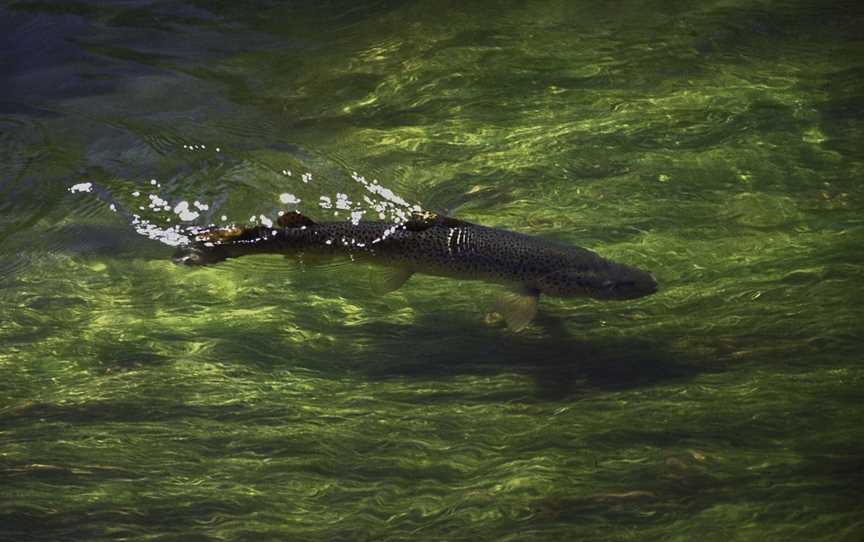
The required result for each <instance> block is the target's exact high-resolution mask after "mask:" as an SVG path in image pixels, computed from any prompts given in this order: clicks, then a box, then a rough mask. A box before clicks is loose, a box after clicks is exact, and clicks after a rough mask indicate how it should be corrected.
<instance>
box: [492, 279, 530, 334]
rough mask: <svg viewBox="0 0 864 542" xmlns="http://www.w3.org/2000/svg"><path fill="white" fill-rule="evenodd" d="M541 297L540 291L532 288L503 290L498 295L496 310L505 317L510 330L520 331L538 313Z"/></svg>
mask: <svg viewBox="0 0 864 542" xmlns="http://www.w3.org/2000/svg"><path fill="white" fill-rule="evenodd" d="M539 299H540V292H539V291H537V290H534V289H530V288H520V289H519V290H515V291H508V292H503V293H501V294H500V295H499V296H498V299H497V301H496V303H495V310H496V311H497V312H499V313H500V314H501V316H503V317H504V321H505V322H507V327H508V328H509V329H510V331H513V332H516V333H518V332H519V331H522V330H523V329H525V328H526V327H527V326H528V324H530V323H531V320H533V319H534V317H535V316H536V315H537V302H538V300H539Z"/></svg>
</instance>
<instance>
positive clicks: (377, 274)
mask: <svg viewBox="0 0 864 542" xmlns="http://www.w3.org/2000/svg"><path fill="white" fill-rule="evenodd" d="M413 274H414V270H413V269H410V268H408V267H385V268H376V269H373V270H372V272H371V273H370V274H369V286H370V287H371V288H372V292H373V293H375V294H377V295H384V294H389V293H390V292H393V291H395V290H398V289H399V288H400V287H401V286H402V285H403V284H405V283H406V282H408V279H410V278H411V275H413Z"/></svg>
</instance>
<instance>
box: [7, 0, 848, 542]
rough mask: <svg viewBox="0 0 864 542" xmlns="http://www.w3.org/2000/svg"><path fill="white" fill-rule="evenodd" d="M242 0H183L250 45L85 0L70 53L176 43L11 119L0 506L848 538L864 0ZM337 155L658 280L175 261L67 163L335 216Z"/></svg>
mask: <svg viewBox="0 0 864 542" xmlns="http://www.w3.org/2000/svg"><path fill="white" fill-rule="evenodd" d="M43 4H44V3H37V2H26V3H24V2H16V3H12V4H11V5H12V7H13V8H15V9H16V10H17V11H16V13H19V14H20V13H32V12H38V13H42V14H44V15H45V16H53V15H51V14H54V15H58V16H59V14H57V13H56V10H55V9H53V8H51V9H49V7H48V6H47V4H44V5H43ZM265 4H267V3H262V4H261V6H258V7H259V8H260V9H246V8H240V7H238V6H237V5H235V4H233V3H218V2H194V3H190V6H191V5H194V6H196V7H197V8H200V9H202V10H204V11H209V12H211V13H214V14H216V15H218V17H216V18H213V19H208V18H206V17H203V16H202V17H201V18H198V15H200V14H198V15H196V16H195V17H193V16H191V15H189V16H188V17H187V15H183V17H179V16H178V19H176V20H175V24H177V25H181V28H183V29H184V31H185V34H184V35H186V36H188V37H189V39H190V40H202V41H199V42H195V43H209V42H208V41H207V38H206V36H207V33H208V32H212V33H215V35H216V36H222V37H227V36H234V39H237V40H240V42H241V43H244V44H248V46H244V47H242V48H238V49H237V50H234V49H231V48H227V49H218V48H217V47H216V45H215V44H214V45H213V47H211V48H210V51H213V50H219V51H220V53H219V54H218V55H213V54H212V52H208V53H207V54H206V55H205V53H204V52H202V51H199V50H198V49H195V48H194V47H193V48H192V51H193V52H192V53H189V52H188V50H184V49H183V48H182V47H180V46H176V47H173V48H172V47H168V46H167V45H166V47H165V49H166V50H170V54H163V53H160V52H158V51H154V50H152V49H150V48H148V47H146V46H144V45H142V44H141V43H140V42H136V41H134V40H131V39H130V41H129V42H128V43H126V42H121V43H114V41H116V40H117V39H118V38H117V35H118V34H116V33H114V32H115V31H116V28H118V27H122V32H123V33H127V32H132V33H134V32H135V31H136V29H150V30H153V29H154V28H155V29H160V28H163V25H161V24H160V23H159V20H160V19H159V17H164V14H161V12H160V13H157V12H155V11H153V12H151V11H148V9H146V8H145V9H135V10H130V11H129V12H128V13H124V12H123V8H122V7H116V8H112V10H111V11H110V12H108V11H104V12H98V13H97V12H94V11H92V10H91V9H90V8H89V7H87V9H84V7H85V4H84V3H76V4H75V6H73V7H72V8H69V9H68V10H66V13H67V14H70V13H71V14H74V15H76V16H78V17H81V18H82V20H87V21H91V22H92V23H93V24H98V25H99V26H98V28H100V29H101V31H102V32H103V33H104V35H105V36H106V37H105V38H104V39H100V37H99V36H100V34H99V32H95V33H94V34H93V35H92V36H91V37H89V38H88V39H86V40H84V41H82V47H85V48H86V50H87V51H88V52H89V53H91V54H96V55H99V56H100V58H104V59H109V60H111V61H113V62H117V63H118V64H117V66H120V67H123V68H124V69H131V70H133V71H134V70H135V69H141V70H144V68H134V66H138V63H141V64H142V65H145V66H147V70H150V69H156V68H158V69H159V70H163V71H164V72H166V73H163V74H157V75H154V74H153V73H152V72H149V71H147V72H146V73H144V74H142V76H141V77H140V78H136V79H135V80H134V81H132V80H131V79H130V80H127V79H124V78H123V77H124V76H123V73H126V72H123V71H122V70H120V69H119V68H117V70H118V71H117V72H111V71H110V70H109V75H111V76H112V77H114V78H117V79H119V80H121V81H122V83H123V84H121V85H118V86H117V87H116V88H114V89H112V91H111V92H109V93H107V94H100V95H98V96H88V95H85V96H83V97H82V96H79V95H75V96H70V97H63V99H61V98H52V99H51V100H49V101H48V102H47V103H46V102H45V101H43V102H41V103H39V104H35V105H38V106H40V107H43V108H46V110H50V111H52V114H51V115H43V116H32V115H26V114H23V113H22V114H20V115H9V119H8V120H6V119H5V118H4V119H3V122H0V135H2V137H0V142H2V147H3V148H2V151H0V156H3V157H4V158H8V159H4V160H3V162H4V163H3V164H2V165H0V168H2V169H0V171H2V175H3V177H2V180H3V183H2V184H0V209H2V211H3V213H2V214H3V216H2V217H0V231H2V238H0V257H2V258H3V259H4V261H3V262H2V263H0V277H2V279H0V280H2V282H0V307H2V313H3V316H2V318H0V345H2V348H0V480H2V485H3V487H4V491H3V492H2V496H0V539H9V540H12V539H16V540H17V539H31V540H56V539H80V540H106V539H116V538H136V539H163V540H169V539H182V540H190V539H191V540H195V539H200V540H246V539H256V540H267V539H274V540H276V539H279V540H285V539H289V540H321V539H328V540H381V539H387V540H399V539H409V538H411V539H418V538H420V539H433V540H436V539H437V540H530V539H538V540H574V539H580V540H692V539H694V538H697V537H698V538H700V539H705V540H721V539H722V540H729V539H732V540H750V539H768V540H773V539H783V540H832V541H833V540H850V541H851V540H857V539H858V538H859V537H860V534H861V532H862V529H864V525H862V522H861V519H860V518H861V517H862V516H861V512H862V510H861V504H860V503H861V502H864V501H862V494H861V487H862V484H861V474H860V473H861V472H864V469H862V463H864V460H862V450H861V446H860V442H862V438H864V434H862V429H861V428H862V424H861V423H860V418H861V413H862V412H861V401H860V389H861V386H862V383H864V382H862V381H864V373H862V370H861V363H860V361H861V354H860V351H861V350H860V346H861V342H860V329H861V325H860V317H859V316H858V311H859V309H858V307H860V305H861V301H862V295H861V293H862V290H861V287H860V284H861V278H862V271H861V263H862V260H861V257H860V245H861V240H862V227H864V224H862V222H861V219H860V218H859V216H860V214H861V209H862V196H864V193H862V190H861V187H860V178H861V172H862V160H864V156H862V154H861V151H860V148H859V147H860V145H858V144H856V143H855V142H856V141H859V142H860V140H861V137H860V135H861V131H862V122H861V116H860V115H858V114H857V113H859V112H860V110H861V109H860V101H861V99H862V95H861V88H860V83H859V81H860V77H858V76H860V73H861V69H862V68H861V61H860V58H864V54H862V50H861V49H862V46H861V42H860V38H859V37H857V36H856V34H855V33H854V28H855V24H854V23H855V22H856V21H857V22H858V23H860V21H861V11H860V9H859V8H856V7H855V6H853V5H852V4H851V3H842V2H839V3H836V4H832V6H831V7H820V6H821V4H817V3H813V2H725V1H724V2H709V3H703V4H699V5H698V6H691V5H690V4H689V3H675V4H669V3H659V2H654V3H648V4H645V3H636V2H625V3H623V4H622V3H617V4H616V7H615V8H614V9H613V8H612V7H603V6H588V5H586V4H584V3H572V2H537V3H528V4H525V3H514V2H504V3H501V5H500V6H499V7H498V8H497V9H495V10H490V9H489V8H488V7H480V6H481V4H466V5H462V4H459V5H457V4H453V3H443V2H432V3H420V2H417V3H398V2H380V3H368V5H363V6H359V7H357V6H354V7H353V8H352V5H349V4H348V3H343V4H340V3H338V2H336V3H330V4H329V5H328V6H329V7H328V6H323V7H316V8H311V7H310V8H303V9H299V8H291V7H288V6H270V5H265ZM86 5H87V6H89V4H86ZM444 12H446V13H447V16H444V15H443V13H444ZM814 21H818V23H816V22H814ZM171 32H172V31H168V35H169V36H170V35H171ZM166 39H167V38H166ZM166 43H169V44H173V43H174V42H172V41H171V40H170V39H167V42H166ZM274 43H276V44H279V45H280V46H279V47H273V46H272V45H273V44H274ZM184 51H185V52H184ZM197 54H200V55H201V57H202V58H198V57H197V56H196V55H197ZM130 66H132V68H130ZM166 74H167V76H166ZM4 115H6V113H4ZM191 145H196V147H195V148H194V149H190V148H189V146H191ZM198 145H206V149H203V148H199V147H197V146H198ZM217 148H218V149H219V150H216V149H217ZM283 170H290V171H291V172H292V175H290V176H289V175H287V174H285V173H283ZM352 171H357V172H359V173H360V174H362V175H365V176H367V177H368V178H370V179H371V178H377V179H379V180H380V181H381V182H382V184H384V185H385V186H388V187H390V188H392V189H393V190H394V191H395V192H397V193H398V194H400V195H401V196H403V197H405V198H406V199H408V200H409V201H412V202H413V201H418V202H420V203H422V205H423V206H424V207H426V208H428V209H437V210H451V209H452V210H454V212H455V213H456V214H457V215H458V216H460V217H462V218H465V219H466V220H472V221H476V222H479V223H483V224H487V225H492V226H499V227H506V228H509V229H514V230H518V231H522V232H525V233H531V234H538V235H545V236H548V237H551V238H555V239H559V240H562V241H566V242H571V243H575V244H579V245H582V246H586V247H589V248H592V249H594V250H597V251H599V252H600V253H602V254H603V255H605V256H608V257H610V258H613V259H616V260H620V261H623V262H627V263H631V264H633V265H637V266H640V267H643V268H646V269H650V270H651V271H652V272H653V273H654V274H655V275H656V276H657V278H658V280H659V283H660V287H661V290H660V292H659V293H658V294H656V295H654V296H652V297H649V298H646V299H643V300H639V301H636V302H632V303H631V302H628V303H614V304H602V303H595V302H590V301H578V300H577V301H565V300H554V299H548V300H547V299H544V300H543V301H542V303H541V313H540V315H539V317H538V319H537V321H536V323H535V324H534V325H532V326H531V327H530V328H529V329H528V330H526V332H524V333H521V334H516V335H514V334H511V333H509V332H507V331H506V328H505V327H504V325H503V324H502V323H501V322H500V321H498V320H496V319H495V318H494V317H491V316H490V315H489V314H488V312H489V307H491V306H492V300H493V299H494V296H495V292H496V289H495V287H492V286H488V285H484V284H480V283H454V282H452V281H448V280H444V279H437V278H430V277H422V276H418V277H415V278H412V279H411V281H410V282H409V283H408V284H407V285H406V286H405V287H403V288H402V289H400V290H399V291H398V292H395V293H393V294H391V295H388V296H383V297H376V296H374V295H373V294H372V293H371V292H370V291H369V288H368V273H370V272H374V270H370V269H368V268H366V267H365V266H362V265H359V264H351V263H350V262H349V263H341V264H338V265H333V266H324V267H309V268H301V267H298V266H296V265H295V264H294V263H293V262H292V261H288V260H284V259H282V258H279V257H273V256H267V257H256V258H248V259H241V260H237V261H232V262H226V263H225V264H224V265H220V266H216V267H213V268H208V269H200V270H189V269H186V268H181V267H178V266H174V265H173V264H171V262H170V260H169V257H168V256H169V254H170V250H167V249H166V250H162V252H159V251H158V250H155V249H154V250H153V252H152V253H150V252H148V251H149V249H145V248H143V247H142V249H141V250H140V251H139V250H137V249H136V250H133V251H129V250H128V249H127V250H121V248H122V247H123V246H128V240H127V239H126V238H124V237H121V236H117V235H115V234H112V233H110V232H111V231H113V230H111V228H115V229H116V228H125V227H126V226H125V223H124V220H123V218H122V217H121V216H119V215H117V214H114V213H111V212H110V211H108V210H107V208H106V205H105V204H104V203H103V202H100V201H98V200H96V199H95V198H93V197H92V195H86V194H68V193H67V192H66V191H65V189H66V188H67V187H68V186H69V185H71V184H73V183H77V182H80V181H82V180H91V181H93V182H97V183H99V184H100V185H103V186H105V187H106V188H108V189H109V190H110V191H111V193H112V194H113V196H114V197H115V199H116V200H117V201H118V203H120V204H121V205H122V206H123V207H124V208H127V209H130V210H134V209H136V206H138V205H139V204H140V197H135V196H132V193H133V192H134V191H141V192H143V193H145V194H146V193H149V192H158V193H159V194H161V195H162V196H163V197H166V198H170V200H171V201H176V200H179V199H187V200H190V201H191V200H193V199H195V198H199V199H201V200H202V201H208V202H217V201H218V202H219V205H220V206H219V208H218V210H217V211H216V215H217V216H218V215H220V214H222V213H225V214H226V215H228V217H229V219H228V222H231V221H237V222H244V221H245V220H246V219H247V217H249V216H251V215H254V216H257V215H259V214H265V215H268V216H273V215H274V214H275V212H276V211H277V210H278V209H279V207H280V205H279V200H278V196H279V194H280V193H283V192H288V193H291V194H295V195H297V196H298V197H300V198H301V199H302V200H303V201H302V202H301V204H300V207H301V209H302V210H303V211H304V212H307V213H309V214H311V215H313V216H316V217H321V218H330V219H332V218H333V217H332V214H330V212H329V211H327V210H324V209H321V208H318V207H317V201H318V197H319V196H321V195H327V196H331V197H332V196H333V195H334V194H335V193H349V194H351V196H352V199H356V198H358V197H360V196H361V195H362V194H363V192H362V190H361V189H360V187H358V185H357V184H356V183H354V182H353V181H352V180H351V179H350V173H351V172H352ZM307 172H308V173H311V174H312V175H313V177H312V180H311V182H309V183H303V182H302V181H301V180H300V178H299V177H300V176H301V175H302V174H303V173H307ZM151 178H156V179H158V181H159V183H160V185H159V188H158V190H157V189H156V188H153V185H150V183H149V180H150V179H151ZM142 214H144V215H146V216H147V217H148V218H152V219H153V220H160V219H162V218H163V216H162V215H160V214H159V213H156V212H151V211H148V210H144V211H142ZM217 220H218V218H217ZM82 225H86V226H87V227H88V228H94V229H92V230H87V231H88V232H90V233H87V234H86V236H87V237H88V238H92V237H93V232H94V231H98V229H99V228H103V231H104V232H108V233H105V234H104V242H103V243H102V244H100V245H99V246H98V247H97V248H93V247H94V246H95V245H86V246H85V245H83V244H80V243H79V244H76V243H73V242H72V241H70V237H68V236H66V235H62V233H63V232H64V231H67V230H64V228H73V227H79V226H82ZM75 231H78V230H75ZM80 231H84V230H80Z"/></svg>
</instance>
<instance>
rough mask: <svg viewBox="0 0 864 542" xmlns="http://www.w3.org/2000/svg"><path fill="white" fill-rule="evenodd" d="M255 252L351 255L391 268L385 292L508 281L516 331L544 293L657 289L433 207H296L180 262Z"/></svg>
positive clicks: (609, 295) (576, 251)
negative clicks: (413, 283) (371, 214)
mask: <svg viewBox="0 0 864 542" xmlns="http://www.w3.org/2000/svg"><path fill="white" fill-rule="evenodd" d="M250 254H286V255H294V256H296V257H298V258H299V259H301V261H302V260H303V259H305V258H309V259H318V258H321V257H328V256H339V255H350V256H351V257H352V258H354V259H360V260H363V261H369V262H372V263H375V264H379V265H382V266H384V267H385V270H384V272H383V273H381V274H380V275H379V276H378V279H377V280H376V281H375V282H374V283H373V289H375V290H376V291H377V292H379V293H387V292H391V291H393V290H396V289H398V288H399V287H400V286H402V284H404V283H405V282H406V281H407V280H408V279H409V278H411V275H413V274H414V273H425V274H428V275H435V276H442V277H451V278H457V279H474V280H483V281H486V282H492V283H497V284H504V285H506V286H509V287H510V290H509V291H508V292H507V293H504V294H502V295H501V296H500V297H499V299H498V303H497V307H496V308H497V310H498V312H500V313H501V315H502V316H503V317H504V319H505V320H506V322H507V325H508V327H509V328H510V329H511V330H514V331H519V330H521V329H523V328H524V327H525V326H527V325H528V324H529V323H530V322H531V320H532V319H533V318H534V316H535V315H536V313H537V301H538V299H539V297H540V295H541V294H544V295H549V296H554V297H564V298H568V297H589V298H593V299H600V300H624V299H636V298H640V297H644V296H647V295H650V294H652V293H654V292H656V291H657V282H656V280H655V279H654V277H653V276H652V275H651V273H649V272H647V271H643V270H641V269H638V268H636V267H632V266H628V265H624V264H620V263H615V262H613V261H610V260H607V259H605V258H603V257H601V256H599V255H598V254H596V253H594V252H592V251H590V250H587V249H584V248H580V247H577V246H572V245H566V244H562V243H556V242H554V241H549V240H546V239H542V238H538V237H532V236H529V235H524V234H521V233H516V232H512V231H507V230H502V229H498V228H489V227H486V226H481V225H478V224H472V223H470V222H465V221H462V220H458V219H455V218H451V217H446V216H441V215H437V214H434V213H426V212H424V213H415V214H413V215H411V216H410V218H408V220H407V221H405V222H404V223H401V224H394V223H390V222H358V223H356V224H355V223H351V222H324V223H316V222H313V221H312V220H310V219H309V218H307V217H305V216H303V215H302V214H300V213H297V212H289V213H285V214H283V215H282V216H281V217H280V218H279V220H278V222H277V224H276V225H275V226H274V227H266V226H256V227H252V228H229V229H213V230H208V231H206V232H203V233H201V234H199V235H198V236H196V238H195V241H194V242H193V243H192V244H190V245H188V246H185V247H181V248H180V249H179V250H178V251H177V253H176V254H175V255H174V258H173V260H174V262H176V263H178V264H185V265H191V266H196V265H209V264H213V263H217V262H219V261H222V260H225V259H227V258H237V257H240V256H245V255H250Z"/></svg>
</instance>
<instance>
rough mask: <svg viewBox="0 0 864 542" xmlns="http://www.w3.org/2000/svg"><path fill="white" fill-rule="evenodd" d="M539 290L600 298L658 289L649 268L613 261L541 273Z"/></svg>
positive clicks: (632, 295)
mask: <svg viewBox="0 0 864 542" xmlns="http://www.w3.org/2000/svg"><path fill="white" fill-rule="evenodd" d="M538 286H539V288H538V289H539V290H540V291H541V292H543V293H546V294H549V295H553V296H557V297H590V298H592V299H598V300H603V301H611V300H625V299H638V298H640V297H645V296H648V295H651V294H653V293H655V292H656V291H657V280H656V279H655V278H654V275H652V274H651V273H649V272H648V271H643V270H642V269H639V268H636V267H631V266H629V265H623V264H618V263H613V262H606V264H605V265H603V266H600V267H596V268H590V269H584V268H575V269H563V270H561V271H556V272H554V273H550V274H548V275H545V276H543V277H541V279H540V280H539V284H538Z"/></svg>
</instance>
